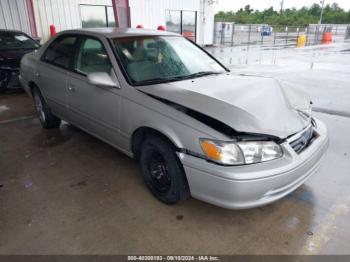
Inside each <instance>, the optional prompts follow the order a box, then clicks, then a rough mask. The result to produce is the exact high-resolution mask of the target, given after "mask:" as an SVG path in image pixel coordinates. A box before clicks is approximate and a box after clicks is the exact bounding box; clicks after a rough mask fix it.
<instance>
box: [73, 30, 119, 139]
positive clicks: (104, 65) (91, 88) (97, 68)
mask: <svg viewBox="0 0 350 262" xmlns="http://www.w3.org/2000/svg"><path fill="white" fill-rule="evenodd" d="M106 46H107V47H108V45H107V42H106V45H104V43H103V40H102V39H97V38H94V37H89V36H82V38H81V41H80V44H79V48H78V52H77V54H76V57H75V62H74V70H73V72H70V73H69V76H68V91H67V92H68V93H67V98H68V104H69V114H70V119H71V121H72V123H74V124H76V125H77V126H79V127H81V128H82V129H85V130H86V131H88V132H90V133H92V134H94V135H96V136H97V137H99V138H101V139H102V140H105V141H107V142H109V143H112V144H114V145H116V146H117V145H119V144H120V142H119V118H120V117H119V110H120V109H119V107H120V100H121V89H120V88H115V87H113V88H112V87H103V86H95V85H92V84H90V83H89V82H88V79H87V76H88V74H90V73H96V72H105V73H107V74H109V75H110V76H111V77H112V78H113V79H114V80H115V81H116V83H117V82H118V80H117V78H116V75H115V72H114V69H113V66H112V63H111V60H110V59H111V57H110V56H109V55H108V53H107V51H106V50H107V49H106ZM110 53H111V50H110ZM117 84H118V83H117ZM119 86H120V85H119V84H118V87H119Z"/></svg>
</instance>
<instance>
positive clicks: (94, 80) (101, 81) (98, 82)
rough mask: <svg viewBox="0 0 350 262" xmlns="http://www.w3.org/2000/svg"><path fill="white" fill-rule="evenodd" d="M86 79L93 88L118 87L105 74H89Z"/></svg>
mask: <svg viewBox="0 0 350 262" xmlns="http://www.w3.org/2000/svg"><path fill="white" fill-rule="evenodd" d="M87 78H88V81H89V83H90V84H92V85H95V86H106V87H118V85H117V84H116V83H115V82H114V81H113V79H112V78H111V76H110V75H109V74H107V73H105V72H98V73H90V74H88V76H87Z"/></svg>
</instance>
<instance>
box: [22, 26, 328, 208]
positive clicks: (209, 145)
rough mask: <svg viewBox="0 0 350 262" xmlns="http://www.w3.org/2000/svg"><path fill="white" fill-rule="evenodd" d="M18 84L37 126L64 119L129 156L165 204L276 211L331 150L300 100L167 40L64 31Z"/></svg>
mask: <svg viewBox="0 0 350 262" xmlns="http://www.w3.org/2000/svg"><path fill="white" fill-rule="evenodd" d="M20 80H21V83H22V85H23V87H24V88H25V90H26V92H27V93H28V94H29V95H31V96H32V97H33V98H34V102H35V107H36V111H37V113H38V117H39V119H40V122H41V124H42V126H43V127H44V128H57V127H59V125H60V123H61V119H63V120H65V121H67V122H69V123H71V124H72V125H75V126H77V127H79V128H81V129H83V130H85V131H86V132H88V133H90V134H92V135H94V136H96V137H98V138H100V139H101V140H103V141H105V142H106V143H108V144H110V145H112V146H113V147H115V148H117V149H119V150H120V151H122V152H124V153H125V154H127V155H128V156H130V157H133V158H134V159H136V160H137V161H139V163H140V166H141V170H142V174H143V176H144V180H145V184H146V185H147V186H148V188H149V189H150V191H151V192H152V193H153V195H154V196H155V197H156V198H158V199H159V200H160V201H162V202H164V203H167V204H175V203H178V202H179V201H182V200H185V199H187V198H189V197H190V196H193V197H194V198H198V199H201V200H203V201H206V202H209V203H212V204H215V205H218V206H221V207H225V208H232V209H240V208H251V207H256V206H260V205H264V204H268V203H271V202H273V201H275V200H278V199H280V198H282V197H284V196H286V195H287V194H289V193H290V192H292V191H293V190H295V189H296V188H297V187H299V186H300V185H301V184H302V183H304V182H305V180H306V179H308V178H309V177H310V176H311V175H312V174H314V173H315V172H316V170H317V168H318V166H319V165H320V162H321V158H322V156H323V155H324V153H325V152H326V149H327V146H328V136H327V130H326V128H325V125H324V124H323V123H322V122H321V121H319V120H317V119H315V118H313V117H312V114H311V103H310V101H309V100H308V99H307V98H305V97H303V96H300V95H299V94H291V93H290V91H289V90H286V89H285V88H283V87H282V86H281V85H280V84H279V83H278V82H277V81H276V80H274V79H272V78H265V77H256V76H246V75H237V74H234V72H230V71H229V70H228V69H227V68H225V66H223V65H222V64H221V63H220V62H219V61H217V60H216V59H215V58H214V57H212V56H211V55H210V54H208V53H207V52H206V51H204V50H203V49H202V48H200V47H198V46H197V45H195V44H194V43H192V42H190V41H189V40H186V39H185V38H183V37H181V36H179V35H176V34H172V33H169V32H161V31H147V30H143V29H91V30H72V31H65V32H62V33H60V34H58V35H57V36H56V37H54V38H52V39H51V40H50V41H48V42H47V43H46V44H45V45H44V46H43V47H41V48H40V49H39V50H38V51H37V52H35V53H31V54H28V55H26V56H25V57H24V58H23V59H22V62H21V70H20Z"/></svg>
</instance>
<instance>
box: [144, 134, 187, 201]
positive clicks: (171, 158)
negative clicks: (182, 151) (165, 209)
mask: <svg viewBox="0 0 350 262" xmlns="http://www.w3.org/2000/svg"><path fill="white" fill-rule="evenodd" d="M140 166H141V170H142V174H143V177H144V179H145V182H146V184H147V186H148V188H149V189H150V191H151V192H152V194H153V195H154V196H155V197H156V198H157V199H159V200H160V201H162V202H164V203H166V204H168V205H171V204H176V203H178V202H180V201H183V200H186V199H188V198H189V197H190V190H189V186H188V183H187V179H186V175H185V172H184V169H183V166H182V164H181V162H180V160H179V159H178V157H177V155H176V153H175V148H174V146H172V145H171V144H170V143H169V142H167V141H166V140H165V139H162V138H160V137H157V136H153V135H152V136H149V137H148V138H146V140H145V141H144V142H143V144H142V147H141V152H140Z"/></svg>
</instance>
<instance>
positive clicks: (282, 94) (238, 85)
mask: <svg viewBox="0 0 350 262" xmlns="http://www.w3.org/2000/svg"><path fill="white" fill-rule="evenodd" d="M138 90H140V91H142V92H144V93H147V94H149V95H152V96H155V97H159V98H162V99H165V100H168V101H171V102H173V103H176V104H179V105H182V106H184V107H187V108H190V109H192V110H195V111H198V112H200V113H202V114H205V115H207V116H210V117H212V118H215V119H217V120H219V121H221V122H223V123H225V124H227V125H228V126H230V127H232V128H233V129H235V130H236V131H238V132H249V133H257V134H266V135H272V136H277V137H279V138H286V137H288V136H290V135H292V134H294V133H296V132H298V131H300V130H302V129H303V128H304V127H305V126H306V125H308V124H309V123H310V121H311V118H310V117H307V116H305V114H303V113H301V112H300V110H303V111H305V110H310V101H309V100H308V99H305V97H304V98H302V99H300V98H301V97H300V95H298V94H293V95H288V93H290V90H288V91H286V90H285V89H284V88H283V87H282V86H281V85H280V84H279V82H278V81H276V80H275V79H273V78H266V77H257V76H243V75H233V74H220V75H213V76H208V77H201V78H196V79H191V80H185V81H177V82H171V83H166V84H158V85H150V86H143V87H138ZM291 98H292V99H294V100H296V101H294V102H292V101H290V99H291Z"/></svg>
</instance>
